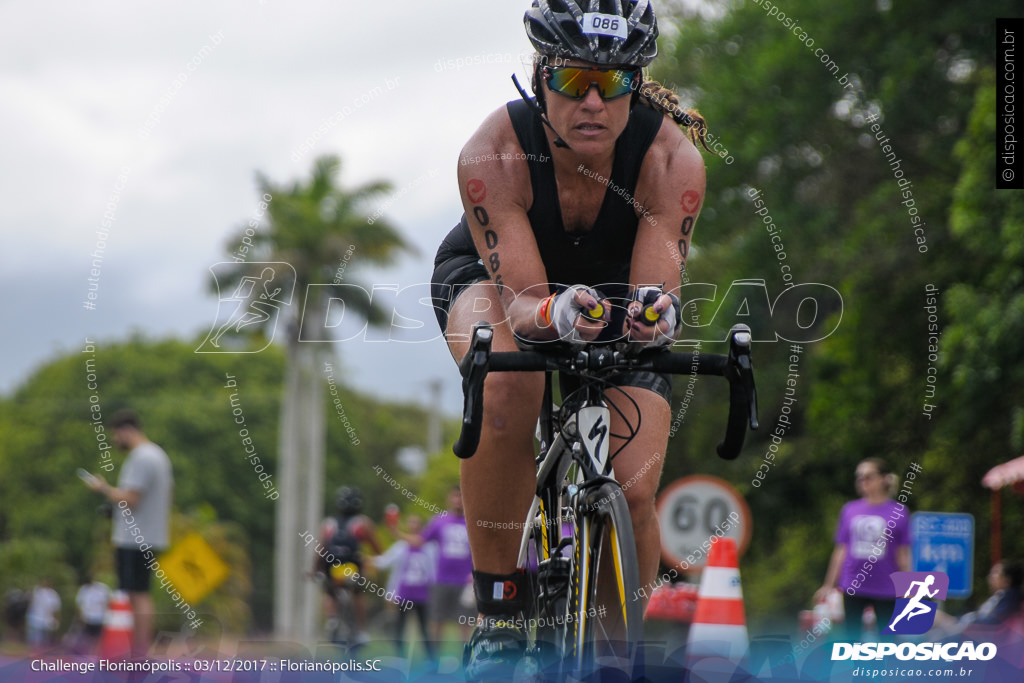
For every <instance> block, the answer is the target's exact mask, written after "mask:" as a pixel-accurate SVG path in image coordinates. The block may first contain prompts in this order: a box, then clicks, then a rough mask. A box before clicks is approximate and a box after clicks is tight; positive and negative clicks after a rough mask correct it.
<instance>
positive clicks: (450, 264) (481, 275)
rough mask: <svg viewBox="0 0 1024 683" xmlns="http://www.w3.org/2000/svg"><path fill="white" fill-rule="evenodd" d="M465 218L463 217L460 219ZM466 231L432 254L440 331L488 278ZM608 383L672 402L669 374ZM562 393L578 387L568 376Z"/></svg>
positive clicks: (463, 228) (626, 376)
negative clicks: (461, 299) (462, 299)
mask: <svg viewBox="0 0 1024 683" xmlns="http://www.w3.org/2000/svg"><path fill="white" fill-rule="evenodd" d="M462 220H463V221H465V220H466V218H465V216H463V218H462ZM468 236H469V230H468V229H466V226H465V225H462V224H461V223H460V224H459V225H457V226H455V228H454V229H453V230H452V231H451V232H449V233H448V236H447V237H445V238H444V240H443V241H442V242H441V246H440V247H439V248H438V250H437V255H436V256H435V257H434V274H433V275H432V276H431V278H430V296H431V299H432V302H433V305H434V315H435V316H437V324H438V325H439V326H440V327H441V332H442V333H444V332H447V328H448V313H449V312H450V311H451V309H452V305H453V304H454V303H455V299H457V298H458V296H459V294H461V293H462V292H463V291H465V290H466V289H468V288H469V287H471V286H472V285H474V284H476V283H477V282H482V281H484V280H490V274H489V273H488V272H487V268H486V266H484V264H483V261H481V260H480V257H479V256H478V255H477V252H476V246H475V245H474V244H473V241H472V239H471V238H470V237H468ZM609 381H610V383H611V384H613V385H615V386H620V387H637V388H640V389H647V390H649V391H653V392H654V393H656V394H657V395H658V396H661V397H662V398H663V399H665V401H666V402H668V403H669V404H671V403H672V375H668V374H662V373H657V372H630V373H622V374H620V375H615V376H614V377H611V378H610V379H609ZM559 382H560V386H561V387H562V396H565V395H566V394H567V393H568V392H569V391H570V390H571V389H574V388H576V387H578V386H579V384H578V383H574V381H573V378H571V377H562V378H560V380H559Z"/></svg>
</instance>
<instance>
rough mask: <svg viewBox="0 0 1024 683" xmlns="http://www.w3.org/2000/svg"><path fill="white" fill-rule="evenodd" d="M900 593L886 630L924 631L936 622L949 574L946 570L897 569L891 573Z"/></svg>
mask: <svg viewBox="0 0 1024 683" xmlns="http://www.w3.org/2000/svg"><path fill="white" fill-rule="evenodd" d="M889 579H890V580H891V581H892V583H893V587H894V588H895V595H896V608H895V609H894V610H893V612H892V621H891V622H890V623H889V625H888V626H886V628H885V631H884V632H885V633H900V634H904V635H920V634H922V633H927V632H928V631H929V630H930V629H931V627H932V624H934V623H935V612H936V611H937V610H938V605H937V604H936V603H938V602H939V601H941V600H945V599H946V591H947V590H948V589H949V576H947V575H946V574H945V573H943V572H893V573H892V574H890V575H889Z"/></svg>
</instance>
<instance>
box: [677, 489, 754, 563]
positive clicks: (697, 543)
mask: <svg viewBox="0 0 1024 683" xmlns="http://www.w3.org/2000/svg"><path fill="white" fill-rule="evenodd" d="M657 509H658V522H659V523H660V525H661V559H662V562H664V563H665V564H666V565H668V566H670V567H675V568H677V569H679V570H682V571H687V570H690V569H700V568H702V567H703V566H704V565H705V564H706V563H707V559H708V550H709V549H710V547H711V544H712V543H714V541H715V539H716V538H722V537H728V538H731V539H733V540H734V541H736V549H737V551H738V553H739V555H740V556H742V555H743V552H744V551H745V550H746V549H747V545H749V543H750V528H751V519H750V508H749V507H748V506H747V501H745V500H743V497H742V496H740V494H739V492H738V491H736V489H735V488H733V486H732V485H731V484H730V483H729V482H727V481H725V480H724V479H719V478H718V477H709V476H705V475H693V476H690V477H683V478H682V479H677V480H676V481H674V482H672V483H671V484H669V485H668V486H667V487H666V488H665V489H664V490H663V491H662V492H661V493H660V494H659V495H658V501H657Z"/></svg>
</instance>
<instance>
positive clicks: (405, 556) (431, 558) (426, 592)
mask: <svg viewBox="0 0 1024 683" xmlns="http://www.w3.org/2000/svg"><path fill="white" fill-rule="evenodd" d="M405 521H406V526H407V529H408V533H409V534H410V535H413V536H416V535H418V534H419V533H420V531H422V530H423V520H422V519H420V517H419V516H418V515H409V516H408V517H406V518H405ZM435 554H436V548H435V547H434V544H433V543H429V544H426V545H421V546H419V547H414V546H413V545H412V544H410V543H409V541H406V540H404V539H399V540H398V541H395V542H394V543H393V544H392V545H391V547H390V548H388V549H387V552H385V553H384V554H383V555H380V556H378V557H375V558H373V564H374V566H375V567H377V568H378V569H390V570H391V574H390V575H389V576H388V586H387V588H388V592H392V591H394V593H395V595H396V596H398V597H399V598H400V600H401V601H400V603H399V605H398V621H397V624H396V625H395V643H396V646H397V647H398V656H400V657H401V656H402V655H403V652H402V649H403V643H404V642H405V621H406V615H407V614H408V613H409V612H410V611H412V612H415V614H416V618H417V619H418V620H419V623H420V634H421V635H422V636H423V644H424V646H425V647H426V650H427V657H429V658H430V659H431V660H433V659H434V648H433V644H432V643H431V641H430V632H429V631H428V630H427V619H428V614H427V603H428V600H429V597H430V586H431V584H433V582H434V571H435V569H436V565H437V558H436V557H435ZM409 650H410V651H411V647H410V648H409ZM409 655H410V652H408V651H407V652H406V653H405V656H406V657H408V656H409Z"/></svg>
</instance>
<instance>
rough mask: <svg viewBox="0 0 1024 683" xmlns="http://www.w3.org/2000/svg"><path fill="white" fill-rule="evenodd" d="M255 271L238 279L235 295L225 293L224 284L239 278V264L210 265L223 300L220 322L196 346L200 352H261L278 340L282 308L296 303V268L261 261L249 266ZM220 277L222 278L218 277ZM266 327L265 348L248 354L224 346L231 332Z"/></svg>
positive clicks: (218, 307)
mask: <svg viewBox="0 0 1024 683" xmlns="http://www.w3.org/2000/svg"><path fill="white" fill-rule="evenodd" d="M248 265H250V266H254V267H255V269H253V270H250V271H248V272H251V273H254V274H253V275H244V276H243V277H241V278H238V284H237V285H235V287H234V291H233V292H232V294H231V296H227V297H225V296H223V295H222V294H221V282H228V281H230V280H232V279H235V278H237V275H235V277H234V278H233V277H231V276H232V275H233V273H232V272H231V271H235V272H236V273H237V270H236V269H237V267H238V264H237V263H234V262H231V261H225V262H222V263H217V264H214V265H212V266H210V272H211V273H212V274H213V279H214V282H215V283H216V286H217V295H218V298H219V301H218V304H217V319H216V320H214V322H213V326H212V327H211V328H210V332H209V333H208V334H207V335H206V339H204V340H203V341H202V343H201V344H199V346H197V347H196V350H195V352H196V353H259V352H260V351H262V350H263V349H265V348H267V347H268V346H270V344H271V342H273V341H274V331H275V330H276V329H277V323H278V321H279V319H280V316H279V314H280V310H281V307H283V306H287V305H289V304H290V303H291V301H292V292H293V290H294V289H295V269H294V268H292V266H291V264H289V263H277V262H261V263H251V264H248ZM218 276H219V277H218ZM261 327H262V328H264V331H265V334H266V336H267V343H266V344H264V345H263V347H262V348H259V349H255V350H248V351H239V350H237V349H228V348H223V347H222V346H221V337H223V336H224V335H225V334H228V333H235V334H237V333H240V332H255V331H256V330H258V329H260V328H261Z"/></svg>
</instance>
